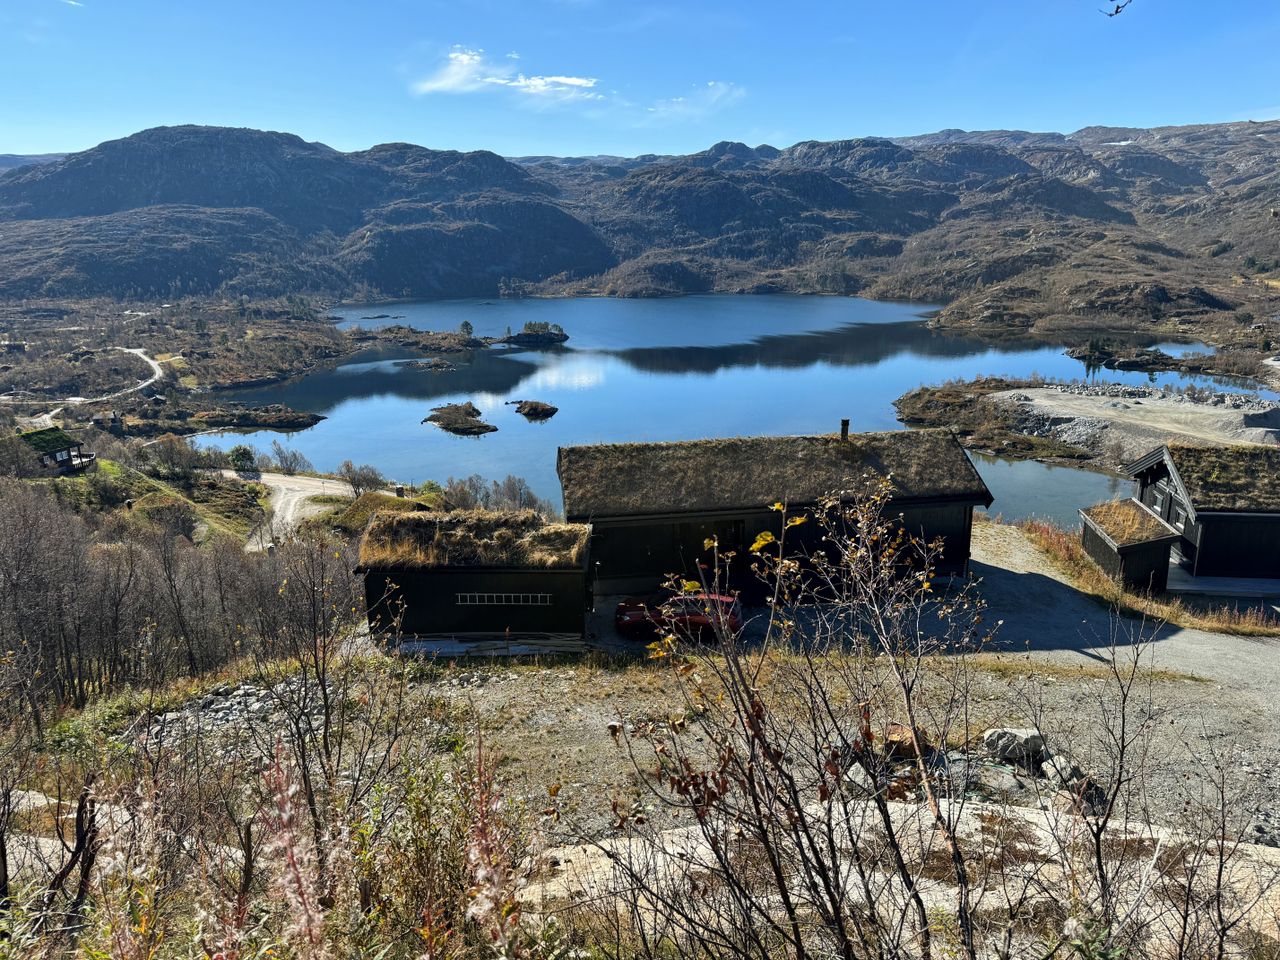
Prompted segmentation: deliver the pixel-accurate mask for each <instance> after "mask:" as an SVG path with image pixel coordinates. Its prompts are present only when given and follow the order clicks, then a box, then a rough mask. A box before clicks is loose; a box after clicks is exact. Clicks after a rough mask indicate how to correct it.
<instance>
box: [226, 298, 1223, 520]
mask: <svg viewBox="0 0 1280 960" xmlns="http://www.w3.org/2000/svg"><path fill="white" fill-rule="evenodd" d="M929 309H930V308H929V307H927V306H921V305H918V304H901V303H878V302H874V301H869V300H861V299H857V298H846V297H794V296H777V295H775V296H755V297H751V296H698V297H684V298H680V299H671V300H613V299H605V298H590V299H587V298H584V299H576V300H497V301H480V300H472V301H445V302H439V301H437V302H431V303H398V304H390V305H388V304H377V305H368V306H354V307H344V308H342V309H339V310H335V311H333V312H334V313H335V314H336V315H337V316H339V317H341V318H342V322H343V323H344V324H348V325H363V326H378V325H383V324H393V323H394V324H404V325H407V326H411V327H415V328H418V329H425V330H452V329H457V327H458V325H459V324H460V323H461V322H462V321H463V320H467V321H469V322H470V323H471V324H472V325H473V327H474V328H475V332H476V334H477V335H479V336H501V335H503V334H504V333H505V332H506V331H507V330H508V328H510V329H511V330H519V329H520V328H521V327H522V326H523V325H524V324H525V322H526V321H531V320H541V321H549V322H554V323H559V324H560V325H561V326H563V327H564V329H565V331H566V332H567V333H568V334H569V336H570V338H571V339H570V340H569V342H568V343H567V344H565V345H563V346H561V347H557V348H554V349H536V350H533V349H527V348H510V349H509V348H493V349H489V350H481V351H476V352H475V353H472V354H467V355H459V356H451V357H449V360H450V361H451V362H453V363H454V364H455V365H456V367H457V369H456V370H453V371H448V372H432V371H428V370H421V369H413V368H411V367H406V366H404V365H402V364H400V363H397V361H402V360H405V359H409V358H412V357H416V356H417V354H415V353H411V352H409V351H390V350H377V351H369V352H367V353H365V354H362V355H359V356H356V357H352V358H348V359H347V360H345V361H344V362H343V363H342V364H341V365H339V366H336V367H332V368H327V369H322V370H317V371H315V372H313V373H310V374H308V375H306V376H303V377H300V378H298V379H296V380H292V381H289V382H286V383H281V384H276V385H272V386H269V387H262V388H258V389H252V390H241V391H228V392H226V393H225V394H223V397H224V398H225V399H229V400H240V401H244V402H246V403H251V404H257V403H285V404H288V405H289V406H291V407H294V408H296V409H299V410H308V411H314V412H315V413H319V414H323V415H324V416H325V417H327V418H328V419H326V420H325V421H323V422H322V423H319V424H317V425H316V426H315V427H312V428H311V429H309V430H304V431H301V432H298V433H296V434H293V435H292V437H291V438H289V441H288V442H289V443H290V444H291V445H292V446H294V447H295V448H296V449H298V450H300V451H302V452H303V453H304V454H306V456H307V457H308V458H309V459H310V460H311V461H312V463H314V464H315V466H316V468H317V469H320V470H331V469H333V468H335V467H337V466H338V464H339V463H341V462H342V461H343V460H347V459H350V460H354V461H355V462H356V463H373V464H376V465H377V466H378V467H380V468H381V469H382V470H383V471H384V472H385V473H387V474H388V476H391V477H394V478H395V479H396V480H398V481H401V482H408V483H419V482H422V481H424V480H438V481H440V482H443V481H445V480H447V479H448V478H449V477H463V476H467V475H469V474H473V473H478V474H481V475H483V476H485V477H490V478H498V479H500V478H502V477H505V476H506V475H507V474H516V475H519V476H523V477H525V478H526V479H527V480H528V481H529V483H530V485H531V486H532V487H533V488H534V489H535V490H536V491H537V492H538V493H539V494H540V495H541V496H544V497H548V498H550V499H552V500H554V501H555V502H557V503H559V501H560V488H559V482H558V481H557V479H556V474H555V459H556V448H557V447H559V446H568V445H572V444H580V443H597V442H603V441H627V440H680V439H691V438H698V437H721V436H734V435H750V434H804V433H822V432H834V431H836V430H838V429H839V426H840V419H841V418H842V417H848V418H850V419H851V420H852V429H854V430H891V429H897V428H900V426H901V425H900V424H899V423H898V422H897V420H896V419H895V417H894V411H893V400H894V399H895V398H897V397H898V396H900V395H901V394H903V393H905V392H906V391H908V390H910V389H912V388H914V387H917V386H919V385H921V384H929V383H938V382H941V381H944V380H948V379H954V378H962V379H967V378H971V377H975V376H979V375H986V374H990V375H1004V376H1011V377H1021V376H1029V375H1032V374H1039V375H1041V376H1044V377H1048V378H1061V379H1066V380H1070V379H1075V378H1084V377H1085V368H1084V366H1083V364H1081V363H1080V362H1079V361H1076V360H1072V359H1070V358H1068V357H1066V356H1064V355H1063V353H1062V350H1061V349H1060V348H1057V347H1051V346H1045V345H1043V344H1033V343H1025V344H1018V343H1009V344H1002V345H1001V346H999V347H993V346H991V345H989V344H984V343H982V342H980V341H978V340H975V339H973V338H971V337H966V336H963V335H956V334H953V333H943V332H940V331H935V330H931V329H929V328H928V327H927V326H926V323H925V318H926V316H927V313H928V311H929ZM1163 346H1164V347H1165V349H1167V350H1169V351H1170V352H1174V351H1175V350H1179V351H1180V350H1186V349H1189V348H1191V347H1189V346H1188V345H1181V346H1179V347H1171V346H1170V345H1167V344H1166V345H1163ZM1192 346H1194V345H1192ZM1099 379H1105V380H1111V381H1118V382H1125V383H1135V384H1137V383H1143V384H1145V383H1154V384H1165V383H1173V384H1179V385H1181V384H1187V383H1196V384H1198V385H1204V384H1209V383H1210V381H1209V380H1208V379H1207V378H1203V377H1201V378H1197V377H1188V376H1184V375H1181V374H1176V373H1167V374H1156V375H1149V374H1144V373H1134V372H1116V371H1103V373H1102V374H1101V375H1100V377H1099ZM1217 386H1218V387H1219V389H1243V388H1241V387H1232V386H1231V385H1229V384H1225V385H1224V384H1217ZM524 399H530V400H542V401H545V402H547V403H551V404H554V405H555V406H557V407H559V408H560V412H559V413H558V414H557V415H556V416H555V417H554V418H553V419H552V420H550V421H547V422H545V423H528V422H526V421H525V419H524V418H523V417H521V416H519V415H518V414H516V413H515V411H514V408H513V407H510V406H505V404H506V402H507V401H514V400H524ZM466 400H470V401H472V402H473V403H475V404H476V406H478V407H479V408H480V409H481V411H483V414H484V419H485V420H487V421H488V422H490V423H492V424H493V425H494V426H496V427H498V432H497V433H491V434H488V435H486V436H483V437H478V438H472V437H455V436H452V435H450V434H448V433H445V432H444V431H442V430H440V429H439V428H437V427H436V426H434V425H432V424H424V423H422V422H421V421H422V419H423V417H425V416H427V414H428V413H429V412H430V409H431V408H432V407H434V406H438V405H440V404H443V403H452V402H462V401H466ZM277 437H279V435H278V434H274V433H271V432H268V431H262V432H260V433H250V434H247V435H245V434H223V435H215V436H210V437H205V438H202V442H204V443H207V444H210V445H213V446H219V447H224V448H225V447H229V446H231V445H232V444H235V443H243V442H248V443H250V444H252V445H255V446H257V447H259V448H260V449H267V448H269V447H270V444H271V440H272V439H275V438H277ZM975 462H977V464H978V469H979V470H980V471H981V473H982V475H983V477H984V478H985V479H986V481H987V484H988V486H989V487H990V488H991V491H992V493H993V494H994V495H995V497H996V502H995V504H994V505H993V507H992V512H993V513H1001V514H1003V515H1004V516H1005V517H1006V518H1009V519H1013V518H1021V517H1027V516H1032V515H1037V516H1044V517H1050V518H1053V519H1056V520H1058V521H1061V522H1066V523H1071V524H1074V523H1075V522H1076V520H1077V517H1076V515H1075V510H1076V508H1077V507H1080V506H1085V505H1088V504H1090V503H1095V502H1097V501H1099V500H1103V499H1106V498H1108V497H1111V496H1114V495H1116V494H1117V493H1120V492H1122V491H1127V489H1128V484H1127V483H1124V482H1123V481H1119V480H1116V479H1113V478H1109V477H1106V476H1102V475H1100V474H1096V473H1091V472H1088V471H1082V470H1073V469H1066V468H1061V467H1048V466H1045V465H1043V464H1039V463H1010V462H1007V461H1001V460H996V459H992V458H975Z"/></svg>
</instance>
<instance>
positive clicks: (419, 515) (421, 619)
mask: <svg viewBox="0 0 1280 960" xmlns="http://www.w3.org/2000/svg"><path fill="white" fill-rule="evenodd" d="M589 534H590V531H589V529H588V528H587V527H584V526H580V525H576V524H566V523H551V522H548V521H547V520H545V519H544V518H543V517H541V516H539V515H538V514H536V513H534V512H533V511H530V510H524V511H509V512H498V511H488V510H456V511H451V512H435V511H415V512H412V513H378V514H375V516H374V517H373V519H372V520H371V521H370V523H369V526H368V529H366V531H365V533H364V537H363V539H362V540H361V542H360V566H359V567H358V568H357V572H359V573H362V574H364V582H365V598H366V605H367V607H368V611H369V627H370V629H371V630H372V631H373V632H374V633H375V634H380V635H383V636H387V635H396V636H412V637H419V638H432V639H449V640H459V641H476V640H491V639H496V638H506V639H510V640H512V641H518V640H539V639H546V638H549V637H557V638H558V637H574V638H580V637H581V636H582V635H583V633H584V630H585V624H586V611H587V610H588V608H589V607H590V606H591V596H590V593H589V587H588V584H587V579H586V568H587V541H588V538H589Z"/></svg>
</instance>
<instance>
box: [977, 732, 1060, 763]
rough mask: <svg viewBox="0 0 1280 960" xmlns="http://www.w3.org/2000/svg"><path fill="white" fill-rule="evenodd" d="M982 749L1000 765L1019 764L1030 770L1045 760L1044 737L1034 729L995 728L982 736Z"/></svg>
mask: <svg viewBox="0 0 1280 960" xmlns="http://www.w3.org/2000/svg"><path fill="white" fill-rule="evenodd" d="M982 749H983V751H984V752H985V753H986V754H987V756H989V757H990V758H991V759H993V760H999V761H1000V762H1001V763H1020V764H1025V765H1027V766H1029V767H1031V768H1032V769H1035V768H1037V767H1038V766H1039V765H1040V764H1041V763H1042V762H1043V761H1044V760H1045V758H1046V756H1047V752H1046V750H1045V745H1044V736H1043V734H1041V733H1040V731H1039V730H1036V729H1035V728H1034V727H1025V728H1015V727H996V728H993V729H991V730H986V731H984V732H983V734H982Z"/></svg>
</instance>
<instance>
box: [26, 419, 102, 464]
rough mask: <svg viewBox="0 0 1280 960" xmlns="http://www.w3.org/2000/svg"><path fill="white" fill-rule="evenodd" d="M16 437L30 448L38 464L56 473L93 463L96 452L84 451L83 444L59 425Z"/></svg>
mask: <svg viewBox="0 0 1280 960" xmlns="http://www.w3.org/2000/svg"><path fill="white" fill-rule="evenodd" d="M18 439H19V440H21V441H22V442H23V443H25V444H26V445H27V446H28V447H30V448H31V450H32V452H33V453H34V454H35V456H36V457H37V458H38V459H39V462H40V466H41V467H43V468H44V469H45V470H52V471H54V472H56V473H72V472H74V471H77V470H83V469H85V468H86V467H87V466H89V464H91V463H93V461H94V460H95V458H96V456H97V455H96V454H93V453H85V452H84V444H83V443H81V442H80V441H79V440H77V439H76V438H75V437H73V436H71V434H69V433H67V432H66V431H65V430H63V429H62V428H61V427H46V428H45V429H43V430H30V431H28V432H26V433H20V434H18Z"/></svg>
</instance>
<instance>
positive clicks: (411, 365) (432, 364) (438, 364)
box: [396, 357, 458, 373]
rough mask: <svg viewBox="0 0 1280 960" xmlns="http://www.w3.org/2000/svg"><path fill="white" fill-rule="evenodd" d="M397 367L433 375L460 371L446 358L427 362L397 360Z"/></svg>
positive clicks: (434, 358)
mask: <svg viewBox="0 0 1280 960" xmlns="http://www.w3.org/2000/svg"><path fill="white" fill-rule="evenodd" d="M396 366H397V367H407V368H408V369H410V370H430V371H431V372H432V373H448V372H449V371H450V370H457V369H458V368H457V367H455V366H454V365H453V364H452V363H450V362H449V361H448V360H446V359H445V358H444V357H429V358H427V359H426V360H397V361H396Z"/></svg>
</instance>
